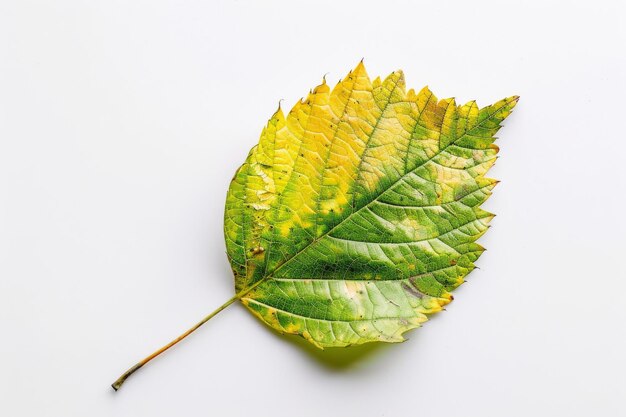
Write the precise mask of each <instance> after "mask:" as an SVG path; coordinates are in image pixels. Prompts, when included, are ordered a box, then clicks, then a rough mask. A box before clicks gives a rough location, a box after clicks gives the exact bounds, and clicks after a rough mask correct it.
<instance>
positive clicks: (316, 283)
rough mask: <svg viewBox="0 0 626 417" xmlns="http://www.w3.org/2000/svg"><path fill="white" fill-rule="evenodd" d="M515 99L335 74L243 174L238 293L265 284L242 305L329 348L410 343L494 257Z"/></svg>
mask: <svg viewBox="0 0 626 417" xmlns="http://www.w3.org/2000/svg"><path fill="white" fill-rule="evenodd" d="M517 99H518V97H516V96H513V97H509V98H507V99H504V100H501V101H499V102H497V103H495V104H494V105H492V106H487V107H484V108H482V109H479V108H478V106H477V105H476V103H475V102H470V103H467V104H465V105H463V106H457V105H456V103H455V102H454V100H453V99H444V100H437V98H436V97H435V96H434V95H433V94H432V92H430V90H428V88H424V89H422V90H421V91H420V92H419V93H417V94H415V93H414V92H413V90H409V91H408V92H406V91H405V86H404V76H403V74H402V72H400V71H396V72H394V73H392V74H391V75H390V76H389V77H387V78H386V79H385V80H384V81H382V82H381V81H380V79H376V80H374V81H373V82H370V81H369V76H367V73H366V71H365V68H364V66H363V65H362V63H360V64H359V65H358V66H357V68H355V70H354V71H352V72H350V74H348V76H347V77H346V78H344V80H342V81H341V82H340V83H339V84H338V85H337V87H335V88H334V89H333V90H332V91H331V90H330V89H329V88H328V87H327V86H326V83H325V81H324V83H323V84H321V85H320V86H318V87H317V88H316V89H314V90H313V91H312V92H311V94H310V95H309V97H308V98H307V100H305V101H301V102H298V103H297V104H296V105H295V106H294V109H293V110H292V111H291V112H290V113H289V114H288V115H287V117H286V118H285V119H284V123H283V124H281V126H280V128H276V129H274V130H273V135H274V136H273V142H271V143H272V144H273V146H274V147H273V148H272V147H271V146H269V145H266V146H264V145H263V143H264V138H265V141H267V138H266V137H267V136H268V134H267V133H266V132H267V131H270V128H269V124H268V127H266V129H265V130H264V133H263V134H262V137H261V141H260V145H259V146H258V147H257V148H255V149H253V151H251V153H250V155H249V156H248V159H247V160H246V163H244V167H245V166H246V165H247V168H243V167H242V168H241V169H240V171H241V170H242V169H244V170H246V171H245V172H246V173H247V176H246V181H247V182H242V179H243V175H242V174H239V175H240V176H241V177H242V178H239V177H238V176H237V175H236V176H235V178H234V179H233V183H232V185H231V190H229V195H228V198H227V210H226V212H227V216H226V217H227V220H228V223H225V229H226V230H225V233H226V235H227V242H228V239H230V242H231V243H230V245H229V244H228V243H227V248H228V252H229V258H231V265H232V266H233V270H234V272H235V280H236V283H237V288H238V290H240V289H241V288H245V287H246V286H249V285H251V284H253V283H257V282H258V281H259V280H264V281H265V282H262V283H261V284H260V285H258V286H257V287H256V288H255V289H254V290H253V291H251V292H249V293H248V294H247V295H246V296H245V297H244V298H242V302H243V304H244V305H246V306H247V307H248V308H249V309H250V310H251V311H252V312H253V313H254V314H255V315H257V316H258V317H259V318H261V320H263V321H264V322H265V323H267V324H268V325H270V326H271V327H273V328H275V329H277V330H279V331H281V332H283V333H292V334H299V335H301V336H303V337H305V338H306V339H307V340H309V341H310V342H312V343H313V344H315V345H316V346H318V347H328V346H347V345H350V344H360V343H366V342H370V341H387V342H397V341H401V340H403V338H402V334H403V333H404V332H405V331H407V330H409V329H411V328H414V327H417V326H419V325H420V324H421V323H423V322H424V321H425V320H426V317H427V316H426V315H427V314H433V313H435V312H437V311H440V310H441V308H442V306H443V305H445V304H447V303H448V302H450V300H451V299H452V297H451V294H450V291H452V290H453V289H454V288H456V287H457V286H458V285H460V284H461V283H462V282H463V279H464V277H465V276H466V275H467V274H469V273H470V272H471V270H472V269H473V268H474V261H475V260H476V259H478V257H479V256H480V254H481V253H482V251H483V248H482V247H481V246H480V245H478V244H477V243H475V241H476V240H477V239H478V238H479V237H480V236H481V235H482V234H483V233H485V231H486V230H487V228H488V226H489V222H490V221H491V219H492V218H493V215H491V214H490V213H488V212H486V211H484V210H482V209H481V208H480V205H481V204H482V203H483V202H484V201H485V200H486V199H487V198H488V197H489V196H490V195H491V191H492V189H493V187H494V186H495V185H496V183H497V182H496V181H495V180H491V179H489V178H487V177H485V174H486V172H487V170H488V169H489V168H490V167H491V166H492V165H493V163H494V162H495V158H496V154H497V152H498V148H497V147H496V146H495V145H494V144H493V141H494V140H495V138H494V135H495V133H496V132H497V131H498V130H499V128H500V127H501V123H502V121H503V120H504V119H506V117H507V116H508V115H509V114H510V112H511V111H512V109H513V107H514V106H515V104H516V103H517ZM281 114H282V113H281ZM278 119H279V118H277V120H278ZM270 122H271V120H270ZM277 126H278V123H275V127H277ZM279 142H280V143H281V145H280V146H278V147H277V146H276V145H277V144H278V143H279ZM295 146H297V150H294V147H295ZM259 148H263V149H270V148H271V149H272V151H273V152H275V153H277V152H279V151H280V152H283V153H284V154H285V155H287V156H289V158H287V157H285V158H284V161H286V162H284V163H282V164H276V163H275V159H272V158H269V157H266V156H267V155H266V154H265V153H264V154H263V155H262V156H258V155H257V153H258V152H259V151H258V149H259ZM261 165H262V167H261V168H259V166H261ZM286 165H289V167H290V168H285V166H286ZM251 167H252V168H253V169H251ZM240 171H239V172H240ZM270 174H271V175H270ZM250 176H252V177H255V178H253V179H252V180H251V179H250V178H249V177H250ZM259 178H260V179H262V180H263V182H259ZM242 184H243V185H242ZM242 189H245V190H247V193H242ZM259 201H261V203H259ZM259 204H261V205H259ZM236 218H239V219H240V220H239V222H237V221H236V220H235V219H236ZM235 229H237V230H235ZM246 232H248V233H249V234H251V236H252V237H250V236H249V237H246V235H245V233H246ZM233 242H239V243H240V244H235V243H233ZM242 248H243V249H244V250H243V252H244V253H243V254H242ZM231 252H232V253H231ZM242 270H243V271H244V272H243V274H242Z"/></svg>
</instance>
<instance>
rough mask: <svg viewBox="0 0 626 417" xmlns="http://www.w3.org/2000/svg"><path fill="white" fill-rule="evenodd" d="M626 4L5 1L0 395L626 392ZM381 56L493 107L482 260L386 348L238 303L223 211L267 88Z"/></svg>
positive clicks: (581, 399) (315, 398)
mask: <svg viewBox="0 0 626 417" xmlns="http://www.w3.org/2000/svg"><path fill="white" fill-rule="evenodd" d="M625 16H626V4H625V3H624V1H623V0H618V1H597V0H596V1H592V2H591V1H590V2H573V1H561V2H554V1H545V0H543V1H537V2H534V3H533V2H530V1H528V0H526V1H509V2H505V1H500V0H497V1H496V0H494V1H458V2H437V1H431V2H424V3H422V2H417V1H415V2H395V1H388V0H387V1H380V2H366V1H333V2H326V1H315V2H308V3H305V2H295V1H284V2H275V1H258V2H252V1H250V2H245V1H230V2H225V1H209V0H202V1H184V2H183V1H169V2H167V1H154V0H152V1H102V2H96V1H92V2H88V1H56V2H48V1H39V2H37V1H26V0H20V1H0V320H1V321H0V326H1V328H0V338H1V340H0V414H1V415H3V416H38V417H39V416H63V417H71V416H90V417H97V416H150V417H157V416H206V415H216V416H231V415H232V416H244V415H253V414H254V415H258V416H263V417H264V416H276V417H278V416H304V417H306V416H401V415H407V416H408V415H410V416H417V415H424V416H432V415H445V416H481V417H482V416H498V417H501V416H528V415H535V416H557V415H563V416H565V415H566V416H589V415H605V416H617V415H625V414H624V413H625V411H624V404H623V400H624V398H625V397H626V379H625V377H624V374H625V372H626V356H625V351H626V331H625V325H624V323H625V321H626V307H625V303H624V295H625V290H626V273H625V272H624V256H625V255H624V249H625V248H626V245H625V235H626V226H625V224H624V203H625V199H626V197H625V195H626V185H625V183H626V175H624V172H625V169H626V165H625V162H624V161H625V157H626V135H625V133H624V119H625V116H624V104H623V103H624V99H625V93H626V81H625V75H626V52H625V51H626V47H625V45H626V31H625V30H626V29H625V27H626V20H625ZM362 57H364V58H365V63H366V67H367V69H368V72H369V73H370V75H372V76H376V75H379V74H380V75H383V76H384V75H387V74H388V73H390V72H391V71H393V70H395V69H398V68H401V69H403V70H404V71H405V74H406V78H407V84H408V86H409V87H414V88H416V89H419V88H421V87H422V86H423V85H425V84H428V85H429V86H430V87H431V89H432V90H433V91H434V92H435V93H436V94H437V95H438V96H439V97H449V96H455V97H457V100H458V102H465V101H469V100H471V99H477V100H478V103H479V105H487V104H490V103H491V102H494V101H496V100H497V99H500V98H502V97H505V96H509V95H513V94H519V95H521V97H522V98H521V101H520V103H519V104H518V106H517V108H516V111H515V112H514V113H513V115H512V116H511V117H510V118H509V119H508V120H507V121H506V123H505V127H504V128H503V129H502V130H501V131H500V133H499V136H500V138H501V139H500V140H499V141H498V143H499V145H500V147H501V149H502V150H501V158H500V159H499V161H498V164H497V166H496V167H495V168H494V169H493V171H492V176H493V177H496V178H498V179H500V180H502V183H501V184H500V185H499V186H498V187H497V188H496V190H495V194H494V196H493V197H492V198H491V200H490V201H489V202H488V204H487V206H488V207H487V208H488V209H490V210H491V211H493V212H495V213H497V214H498V217H497V218H496V219H495V220H494V222H493V227H492V228H491V230H490V231H489V233H487V235H486V236H485V237H484V238H482V240H481V243H482V244H483V245H485V246H486V247H487V248H488V251H487V252H486V253H485V254H484V255H483V257H482V258H481V259H480V261H479V266H480V267H481V269H480V270H477V271H475V272H473V273H472V274H471V276H470V277H469V282H468V283H467V284H466V285H463V286H462V287H461V288H459V289H458V290H457V291H456V292H455V298H456V300H455V301H454V303H452V304H451V305H450V306H449V307H448V309H447V312H444V313H442V314H439V315H437V316H436V317H433V319H432V320H431V321H429V322H428V323H427V324H426V325H425V327H423V328H422V329H419V330H415V331H412V332H411V333H410V334H409V335H408V336H409V338H410V340H409V341H408V342H406V343H403V344H400V345H385V346H366V347H360V348H353V349H344V350H333V351H325V352H321V351H316V350H315V349H313V348H311V347H309V346H307V345H306V344H305V343H303V342H301V341H300V340H299V339H297V338H294V337H283V336H279V335H277V334H275V333H273V332H272V331H270V330H269V329H268V328H266V327H265V326H263V325H262V324H261V323H259V322H258V321H257V320H256V319H255V318H254V317H253V316H251V315H250V314H249V313H248V312H247V311H245V310H244V308H242V307H241V306H240V305H234V306H232V307H231V308H229V309H228V310H226V311H224V312H223V313H222V314H220V315H219V316H217V317H216V318H215V319H214V320H212V321H211V322H209V324H207V325H205V326H204V327H202V328H201V329H200V330H199V331H198V332H197V333H195V334H194V335H193V336H192V337H190V338H188V339H187V340H186V341H185V342H183V343H181V344H180V345H178V346H177V347H176V348H175V349H173V350H171V351H169V352H168V353H167V354H165V355H163V356H162V357H160V358H158V359H157V360H155V361H154V362H152V363H151V364H150V365H148V366H147V367H145V368H144V369H142V370H141V371H140V372H138V373H137V374H135V375H134V376H133V377H132V378H131V379H129V380H128V381H127V383H126V385H125V386H124V388H123V389H122V390H121V391H119V392H118V393H114V392H113V391H112V389H111V388H110V386H109V384H110V383H111V382H112V381H113V380H114V379H115V378H116V377H117V376H118V375H119V374H120V373H121V372H122V371H123V370H125V369H126V368H127V367H128V366H130V365H131V364H133V363H134V362H135V361H136V360H138V359H140V358H141V357H143V356H145V355H147V354H148V353H150V352H152V351H153V350H154V349H156V348H157V347H159V346H160V345H162V344H164V343H165V342H167V341H169V340H170V339H171V338H173V337H175V336H177V335H178V334H179V333H180V332H182V331H183V330H184V329H186V328H187V327H188V326H190V325H191V324H193V323H195V322H196V321H197V320H198V319H200V318H201V317H202V316H204V315H205V314H206V313H207V312H209V311H211V310H212V309H213V308H215V307H216V306H218V305H219V304H221V303H222V302H223V301H225V300H226V299H227V298H229V297H230V296H231V295H232V293H233V288H232V276H231V272H230V269H229V266H228V263H227V260H226V256H225V254H224V251H225V247H224V242H223V236H222V215H223V205H224V198H225V194H226V190H227V187H228V184H229V180H230V178H231V176H232V175H233V173H234V171H235V169H236V168H237V167H238V166H239V164H240V163H241V162H242V161H243V159H244V158H245V156H246V154H247V152H248V150H249V148H250V147H251V146H252V145H253V144H255V143H256V141H257V139H258V135H259V133H260V130H261V128H262V126H263V125H264V123H265V121H266V120H267V118H269V116H270V115H271V114H272V113H273V111H274V110H275V108H276V106H277V104H278V101H279V100H280V99H284V100H285V101H284V103H283V106H284V107H285V108H290V107H291V105H293V103H294V102H295V101H296V100H297V99H299V98H300V97H302V96H303V95H305V94H306V92H307V91H308V89H309V88H311V87H313V86H315V85H316V84H318V83H319V82H320V81H321V78H322V76H323V75H324V74H326V73H328V75H327V78H328V80H329V81H330V82H331V83H332V84H334V83H335V82H336V81H337V80H338V79H339V78H340V77H342V76H343V75H345V74H346V73H347V71H348V70H350V69H351V68H353V67H354V66H355V65H356V64H357V62H358V61H359V60H360V59H361V58H362Z"/></svg>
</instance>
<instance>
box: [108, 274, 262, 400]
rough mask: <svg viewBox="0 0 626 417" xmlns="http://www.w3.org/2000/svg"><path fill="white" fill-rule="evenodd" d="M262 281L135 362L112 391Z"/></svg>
mask: <svg viewBox="0 0 626 417" xmlns="http://www.w3.org/2000/svg"><path fill="white" fill-rule="evenodd" d="M263 281H265V280H264V279H261V280H259V281H257V282H255V283H254V284H253V285H251V286H250V287H248V288H246V289H244V290H242V291H240V292H238V293H237V294H235V295H234V296H232V297H231V298H230V299H229V300H228V301H226V302H225V303H224V304H222V305H221V306H219V307H218V308H216V309H215V310H214V311H213V312H211V313H210V314H208V315H207V316H206V317H204V318H203V319H202V320H200V321H199V322H198V323H196V324H195V325H193V326H192V327H191V328H190V329H189V330H187V331H186V332H184V333H183V334H181V335H180V336H178V337H177V338H176V339H174V340H172V341H171V342H169V343H168V344H167V345H165V346H163V347H162V348H160V349H158V350H157V351H155V352H154V353H152V354H151V355H149V356H147V357H145V358H144V359H142V360H141V361H139V362H137V363H136V364H135V365H133V366H131V367H130V368H129V369H128V370H127V371H126V372H124V373H123V374H122V375H121V376H120V377H119V378H118V379H117V380H116V381H115V382H114V383H113V384H111V386H112V387H113V389H114V390H115V391H117V390H118V389H120V387H121V386H122V384H123V383H124V381H126V379H127V378H128V377H129V376H131V375H132V374H134V373H135V372H136V371H137V370H138V369H139V368H141V367H142V366H144V365H145V364H147V363H148V362H150V361H151V360H152V359H154V358H156V357H157V356H159V355H160V354H161V353H163V352H165V351H166V350H168V349H169V348H171V347H172V346H174V345H175V344H177V343H178V342H180V341H181V340H183V339H184V338H186V337H187V336H189V335H190V334H191V333H193V332H195V331H196V330H197V329H198V328H199V327H200V326H202V325H203V324H204V323H206V322H207V321H209V320H211V319H212V318H213V317H215V316H216V315H217V314H218V313H219V312H220V311H222V310H224V309H225V308H226V307H228V306H229V305H231V304H232V303H234V302H235V301H237V300H239V299H240V298H241V297H243V296H244V295H246V294H247V293H249V292H250V291H252V290H253V289H254V288H256V287H257V286H258V285H259V284H261V283H262V282H263Z"/></svg>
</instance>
